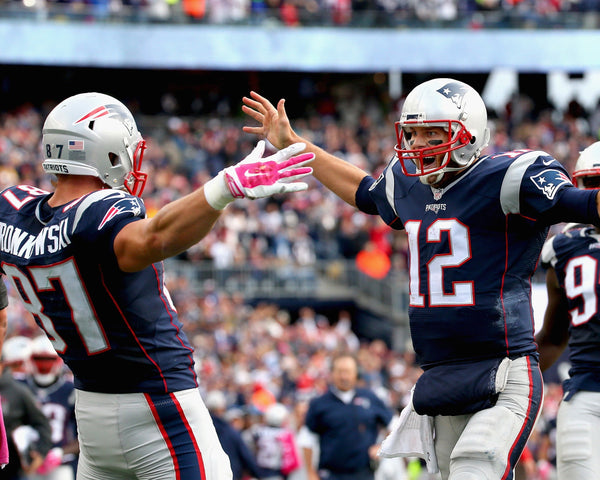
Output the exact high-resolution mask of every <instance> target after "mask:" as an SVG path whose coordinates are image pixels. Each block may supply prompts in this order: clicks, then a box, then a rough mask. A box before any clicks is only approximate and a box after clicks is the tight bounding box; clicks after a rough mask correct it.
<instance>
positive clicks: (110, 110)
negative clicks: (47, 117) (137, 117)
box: [73, 105, 133, 130]
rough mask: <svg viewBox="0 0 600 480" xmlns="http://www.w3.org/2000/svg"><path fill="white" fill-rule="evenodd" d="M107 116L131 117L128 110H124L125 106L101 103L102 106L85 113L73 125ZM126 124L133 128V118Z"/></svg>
mask: <svg viewBox="0 0 600 480" xmlns="http://www.w3.org/2000/svg"><path fill="white" fill-rule="evenodd" d="M106 116H109V117H110V116H119V117H123V118H124V119H129V114H128V112H126V111H123V108H122V107H121V106H119V105H101V106H100V107H96V108H94V109H93V110H91V111H89V112H88V113H86V114H85V115H83V116H82V117H81V118H80V119H79V120H77V121H76V122H75V123H74V124H73V125H77V124H78V123H81V122H85V121H92V120H96V119H98V118H101V117H106ZM126 126H128V129H129V128H130V129H131V130H133V125H132V122H131V120H130V121H129V124H126Z"/></svg>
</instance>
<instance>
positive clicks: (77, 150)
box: [42, 93, 147, 196]
mask: <svg viewBox="0 0 600 480" xmlns="http://www.w3.org/2000/svg"><path fill="white" fill-rule="evenodd" d="M42 145H43V150H44V155H45V160H44V162H43V163H42V167H43V168H44V171H46V172H47V173H52V174H65V175H92V176H94V177H98V178H99V179H101V180H102V181H103V182H104V183H105V184H106V185H108V186H109V187H110V188H116V189H126V190H127V191H128V192H129V193H131V194H133V195H137V196H140V195H141V194H142V191H143V190H144V186H145V184H146V178H147V175H146V174H145V173H142V172H141V171H140V169H141V167H142V158H143V156H144V149H145V148H146V142H144V139H143V138H142V136H141V134H140V132H139V131H138V129H137V126H136V124H135V120H134V119H133V115H132V114H131V112H130V111H129V110H128V109H127V107H126V106H125V105H123V104H122V103H121V102H120V101H119V100H117V99H116V98H113V97H111V96H109V95H105V94H102V93H80V94H78V95H74V96H72V97H69V98H67V99H66V100H63V101H62V102H61V103H59V104H58V105H57V106H56V107H55V108H54V109H53V110H52V111H51V112H50V114H49V115H48V117H47V118H46V121H45V122H44V127H43V128H42Z"/></svg>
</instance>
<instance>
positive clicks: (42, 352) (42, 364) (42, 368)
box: [30, 335, 63, 387]
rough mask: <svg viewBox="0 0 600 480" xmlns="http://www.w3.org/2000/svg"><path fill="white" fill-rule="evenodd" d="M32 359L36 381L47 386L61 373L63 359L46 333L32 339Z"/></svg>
mask: <svg viewBox="0 0 600 480" xmlns="http://www.w3.org/2000/svg"><path fill="white" fill-rule="evenodd" d="M30 359H31V374H32V375H33V379H34V380H35V383H37V384H38V385H40V386H42V387H47V386H48V385H52V384H53V383H54V382H56V380H57V379H58V377H59V376H60V374H61V371H62V368H63V361H62V359H61V358H60V357H59V356H58V354H57V353H56V350H54V347H53V346H52V343H50V340H49V339H48V337H47V336H46V335H40V336H38V337H35V338H34V339H33V340H32V341H31V357H30Z"/></svg>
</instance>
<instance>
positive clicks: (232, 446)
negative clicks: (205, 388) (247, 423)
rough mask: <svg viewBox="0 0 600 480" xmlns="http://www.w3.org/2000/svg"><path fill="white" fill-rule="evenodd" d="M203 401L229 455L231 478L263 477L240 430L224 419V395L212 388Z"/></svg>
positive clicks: (238, 479)
mask: <svg viewBox="0 0 600 480" xmlns="http://www.w3.org/2000/svg"><path fill="white" fill-rule="evenodd" d="M204 403H205V404H206V408H207V409H208V411H209V413H210V417H211V418H212V421H213V424H214V425H215V430H216V431H217V436H218V437H219V440H220V442H221V445H222V446H223V450H225V453H226V454H227V455H228V456H229V462H230V463H231V471H232V472H233V480H242V479H243V478H245V476H246V475H251V476H252V477H255V478H263V477H264V476H265V475H264V473H263V471H262V470H261V469H260V468H259V467H258V465H257V463H256V458H255V457H254V455H253V454H252V452H250V450H249V449H248V446H247V445H246V443H245V442H244V440H243V439H242V436H241V435H240V432H239V431H238V430H236V429H235V428H233V427H232V426H231V424H230V423H229V422H228V421H227V420H225V415H226V411H227V399H226V398H225V395H224V394H223V393H222V392H220V391H217V390H212V391H210V392H208V394H207V395H206V397H205V399H204Z"/></svg>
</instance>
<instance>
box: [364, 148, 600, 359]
mask: <svg viewBox="0 0 600 480" xmlns="http://www.w3.org/2000/svg"><path fill="white" fill-rule="evenodd" d="M568 189H570V190H573V191H574V190H577V189H575V188H574V187H573V185H572V183H571V181H570V179H569V176H568V174H567V172H566V171H565V170H564V168H563V167H562V166H561V165H560V163H558V162H557V161H556V160H554V159H553V158H552V157H550V156H548V155H547V154H545V153H544V152H534V151H526V150H524V151H515V152H506V153H503V154H498V155H493V156H485V157H482V158H480V159H479V160H478V161H477V162H476V163H475V164H474V165H473V166H471V167H470V168H469V169H468V170H466V171H465V172H464V173H463V174H461V175H460V176H459V177H458V178H457V179H455V180H454V181H453V182H452V183H450V184H449V185H447V186H446V187H444V188H442V189H437V188H433V187H430V186H427V185H424V184H422V183H421V182H420V181H419V179H418V177H408V176H406V175H403V174H402V171H401V168H400V164H399V162H398V160H397V158H394V159H393V160H392V161H391V162H390V164H389V165H388V166H387V168H386V170H385V171H384V172H383V173H382V175H381V176H380V177H379V179H378V180H377V181H376V182H374V183H373V184H372V185H371V187H370V195H371V198H372V200H373V202H374V203H375V204H376V205H377V209H378V212H379V214H380V215H381V217H382V218H383V219H384V220H385V222H386V223H387V224H388V225H390V226H391V227H393V228H396V229H402V228H404V229H405V230H406V232H407V234H408V243H409V259H410V261H409V278H410V281H409V283H410V285H409V290H410V305H409V317H410V328H411V336H412V341H413V345H414V348H415V351H416V354H417V360H418V362H419V363H420V365H421V366H422V367H423V368H428V367H431V366H434V365H439V364H444V363H457V362H461V361H472V360H476V359H483V358H491V357H504V356H509V357H513V358H514V357H517V356H520V355H524V354H530V353H535V352H536V345H535V343H534V337H533V335H534V321H533V313H532V306H531V284H530V280H531V276H532V275H533V273H534V271H535V268H536V265H537V262H538V258H539V255H540V251H541V248H542V245H543V243H544V240H545V238H546V235H547V232H548V226H549V225H550V224H551V223H554V222H555V221H556V217H557V216H560V214H562V213H560V214H556V211H559V210H561V209H563V210H564V205H560V200H561V197H562V196H563V195H564V192H565V191H566V190H568ZM565 198H566V197H565ZM586 198H587V197H586ZM563 203H564V202H563ZM594 205H595V203H594ZM553 211H554V214H553ZM561 212H562V210H561Z"/></svg>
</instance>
